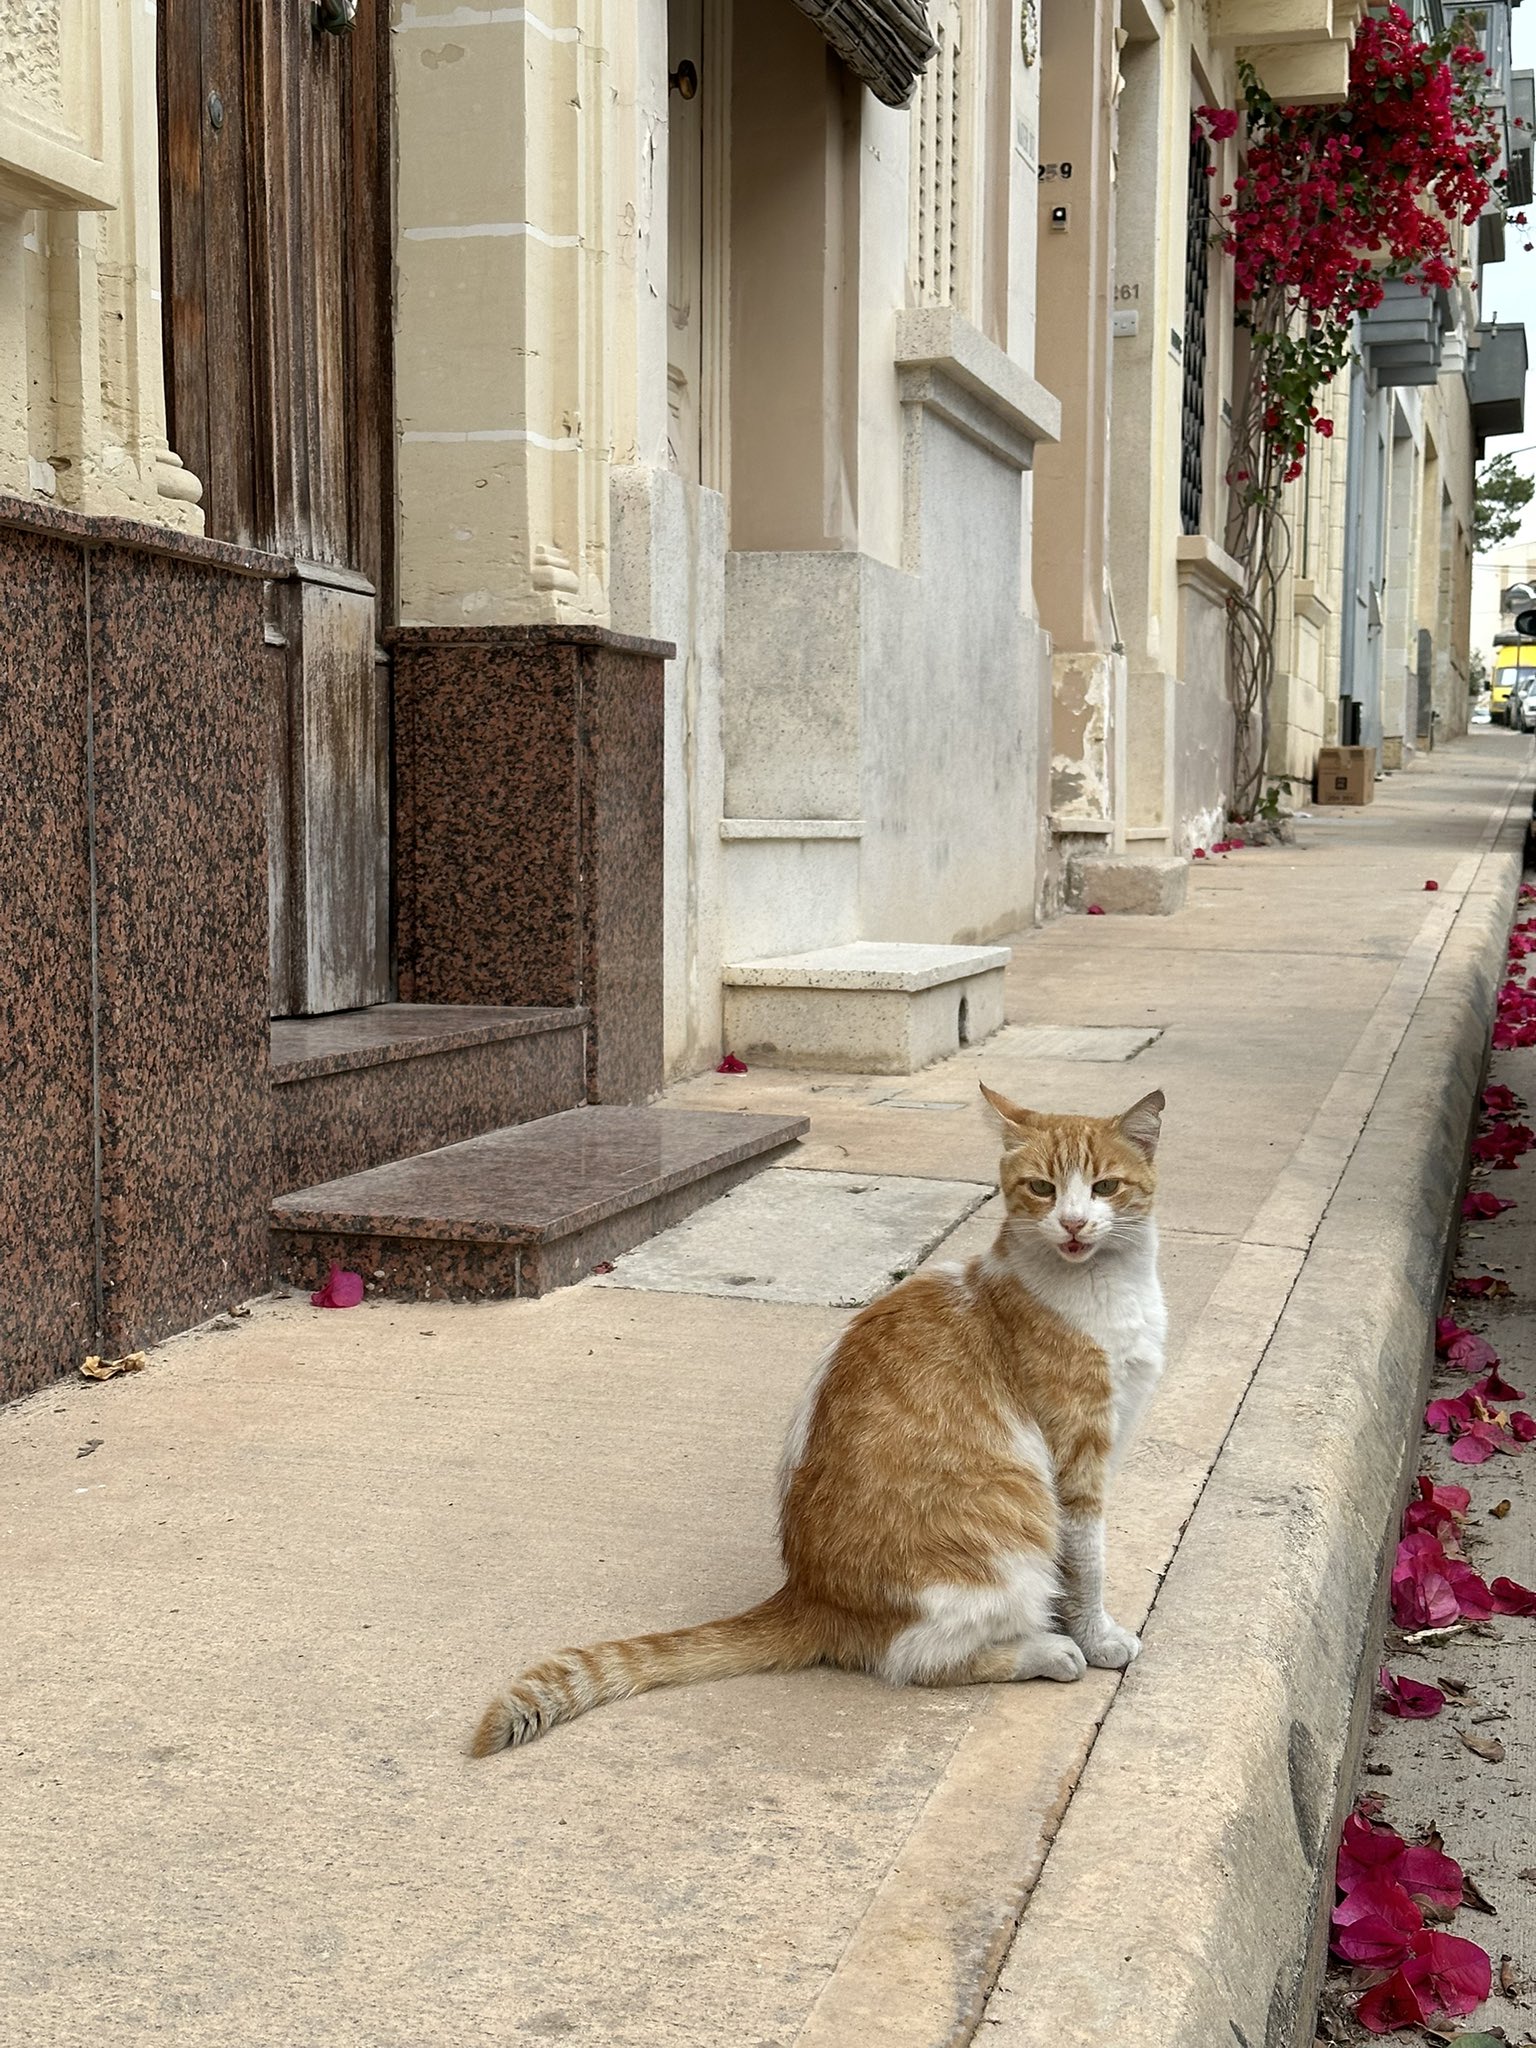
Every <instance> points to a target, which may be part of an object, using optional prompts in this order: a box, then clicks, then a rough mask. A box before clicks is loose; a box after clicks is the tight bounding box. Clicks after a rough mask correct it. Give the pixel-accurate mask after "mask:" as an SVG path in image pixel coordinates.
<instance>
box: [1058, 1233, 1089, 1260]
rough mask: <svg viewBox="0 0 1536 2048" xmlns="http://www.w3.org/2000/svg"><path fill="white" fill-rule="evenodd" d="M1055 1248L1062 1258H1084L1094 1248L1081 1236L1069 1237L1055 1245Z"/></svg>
mask: <svg viewBox="0 0 1536 2048" xmlns="http://www.w3.org/2000/svg"><path fill="white" fill-rule="evenodd" d="M1056 1249H1057V1251H1059V1252H1060V1253H1061V1256H1062V1257H1063V1258H1064V1259H1086V1258H1087V1256H1088V1254H1089V1253H1090V1252H1091V1251H1093V1250H1094V1246H1093V1245H1091V1244H1089V1243H1088V1242H1087V1241H1086V1240H1085V1239H1083V1238H1077V1237H1069V1238H1067V1239H1065V1240H1064V1242H1063V1243H1061V1244H1059V1245H1057V1247H1056Z"/></svg>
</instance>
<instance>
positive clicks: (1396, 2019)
mask: <svg viewBox="0 0 1536 2048" xmlns="http://www.w3.org/2000/svg"><path fill="white" fill-rule="evenodd" d="M1434 2010H1435V2009H1434V2007H1433V2006H1432V2005H1431V2004H1430V2003H1429V2000H1428V1997H1427V1996H1426V1995H1425V1994H1424V1993H1423V1992H1421V1991H1420V1990H1419V1988H1418V1987H1417V1986H1416V1985H1413V1984H1410V1983H1409V1981H1408V1978H1407V1976H1406V1975H1405V1974H1404V1972H1403V1971H1402V1970H1401V1969H1398V1970H1394V1971H1393V1972H1392V1974H1391V1976H1390V1977H1388V1978H1387V1979H1386V1980H1385V1982H1383V1983H1381V1984H1377V1985H1375V1986H1374V1987H1373V1988H1372V1989H1371V1990H1369V1991H1367V1992H1366V1994H1365V1996H1364V1998H1362V1999H1361V2001H1360V2003H1359V2004H1358V2005H1357V2006H1356V2007H1355V2018H1356V2019H1357V2020H1358V2021H1359V2022H1360V2024H1361V2026H1362V2027H1364V2028H1365V2030H1366V2032H1367V2033H1370V2034H1395V2033H1398V2032H1399V2031H1400V2030H1401V2029H1402V2028H1403V2027H1416V2026H1419V2025H1420V2024H1421V2023H1422V2022H1423V2021H1424V2020H1427V2019H1431V2018H1433V2016H1434Z"/></svg>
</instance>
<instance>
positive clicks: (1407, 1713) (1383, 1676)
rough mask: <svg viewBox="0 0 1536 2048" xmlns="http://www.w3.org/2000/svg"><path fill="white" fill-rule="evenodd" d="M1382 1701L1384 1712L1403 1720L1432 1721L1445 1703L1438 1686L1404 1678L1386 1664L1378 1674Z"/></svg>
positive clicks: (1379, 1702)
mask: <svg viewBox="0 0 1536 2048" xmlns="http://www.w3.org/2000/svg"><path fill="white" fill-rule="evenodd" d="M1378 1684H1379V1686H1380V1698H1379V1701H1378V1704H1379V1705H1380V1707H1381V1710H1382V1712H1383V1713H1384V1714H1392V1715H1395V1716H1396V1718H1397V1719H1398V1720H1399V1721H1432V1720H1433V1719H1434V1718H1435V1716H1436V1714H1438V1713H1439V1712H1440V1710H1441V1708H1442V1707H1444V1705H1445V1694H1444V1693H1443V1692H1442V1691H1441V1690H1440V1688H1439V1686H1438V1685H1425V1684H1424V1683H1423V1681H1422V1680H1420V1679H1417V1678H1402V1677H1399V1676H1397V1675H1396V1674H1395V1673H1393V1672H1391V1671H1388V1669H1387V1668H1386V1666H1385V1665H1383V1666H1382V1668H1381V1672H1380V1674H1379V1677H1378Z"/></svg>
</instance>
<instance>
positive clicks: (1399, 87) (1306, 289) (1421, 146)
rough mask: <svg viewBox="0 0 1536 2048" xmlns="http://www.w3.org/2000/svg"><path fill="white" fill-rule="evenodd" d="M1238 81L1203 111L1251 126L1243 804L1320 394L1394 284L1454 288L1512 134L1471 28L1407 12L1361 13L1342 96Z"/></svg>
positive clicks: (1241, 513)
mask: <svg viewBox="0 0 1536 2048" xmlns="http://www.w3.org/2000/svg"><path fill="white" fill-rule="evenodd" d="M1238 76H1239V80H1240V82H1241V85H1242V105H1241V107H1240V108H1235V107H1209V106H1208V107H1200V108H1197V109H1196V112H1195V121H1196V124H1197V127H1199V128H1203V129H1204V130H1205V132H1206V133H1207V134H1208V135H1209V136H1210V137H1211V138H1212V139H1213V140H1214V141H1217V142H1223V141H1228V140H1230V139H1231V138H1232V137H1233V136H1235V135H1237V133H1238V131H1239V129H1243V130H1244V131H1245V133H1244V137H1243V144H1242V157H1243V161H1242V170H1241V174H1240V175H1239V176H1238V177H1236V178H1234V180H1233V185H1232V190H1231V191H1230V192H1228V193H1225V194H1223V195H1222V197H1221V199H1220V202H1219V205H1218V206H1217V208H1215V209H1213V212H1212V233H1213V236H1214V237H1215V239H1216V241H1217V242H1218V244H1219V245H1220V246H1221V247H1223V248H1225V249H1226V250H1227V251H1228V252H1229V253H1230V255H1231V257H1232V259H1233V267H1234V273H1235V284H1236V294H1237V317H1238V321H1239V323H1240V325H1241V326H1242V327H1244V328H1245V329H1246V330H1247V337H1248V350H1247V356H1248V364H1247V373H1246V378H1245V382H1244V386H1243V389H1242V392H1241V395H1240V397H1239V401H1238V405H1237V408H1236V416H1235V418H1234V420H1233V426H1232V457H1231V462H1230V465H1229V468H1228V472H1227V481H1228V483H1229V485H1230V486H1231V493H1232V495H1231V501H1230V502H1231V518H1230V520H1229V524H1228V531H1227V534H1226V545H1227V549H1228V551H1229V553H1231V554H1233V555H1234V556H1236V558H1237V559H1238V561H1240V562H1241V563H1242V564H1243V565H1244V571H1245V574H1244V588H1243V590H1242V591H1241V593H1233V595H1232V596H1231V597H1230V598H1229V599H1228V604H1227V638H1228V646H1229V650H1230V656H1231V662H1230V679H1231V680H1230V689H1231V697H1232V708H1233V711H1234V714H1235V718H1234V727H1233V774H1232V797H1231V803H1232V807H1233V812H1234V815H1246V814H1247V813H1248V812H1249V811H1251V810H1252V809H1254V808H1255V807H1256V805H1257V804H1258V802H1259V800H1260V792H1261V790H1262V788H1263V784H1264V769H1265V760H1266V756H1267V752H1268V745H1269V698H1270V690H1271V686H1272V684H1273V681H1274V668H1275V645H1274V641H1275V631H1276V626H1277V620H1278V611H1277V606H1278V596H1277V592H1278V589H1279V584H1280V578H1281V576H1282V574H1283V572H1284V569H1285V565H1286V559H1287V556H1288V552H1289V533H1288V530H1287V527H1286V522H1285V519H1284V516H1283V499H1284V492H1285V486H1286V485H1287V484H1289V483H1291V482H1293V481H1294V480H1295V478H1297V477H1298V476H1299V475H1300V474H1301V470H1302V465H1303V462H1304V460H1305V456H1306V449H1307V442H1308V436H1309V434H1310V433H1311V432H1314V431H1315V432H1317V433H1318V434H1321V435H1325V436H1326V435H1331V434H1332V432H1333V419H1332V408H1331V406H1328V407H1327V408H1326V409H1325V405H1324V404H1320V403H1319V400H1320V398H1321V396H1322V394H1323V392H1324V389H1325V387H1326V386H1327V385H1328V384H1330V383H1331V382H1332V381H1333V379H1334V378H1336V377H1337V376H1338V373H1339V372H1340V370H1342V369H1343V368H1344V366H1345V364H1346V363H1347V362H1348V361H1349V359H1350V351H1351V348H1352V345H1353V338H1354V323H1355V319H1356V317H1357V315H1359V314H1361V313H1367V312H1369V311H1370V310H1371V308H1372V307H1373V306H1378V305H1380V303H1381V301H1382V298H1383V296H1384V287H1385V285H1386V283H1387V282H1388V280H1390V279H1396V278H1406V279H1411V280H1412V281H1413V282H1415V283H1417V284H1418V285H1419V286H1420V288H1421V289H1422V290H1423V291H1425V292H1426V293H1427V292H1429V291H1430V290H1432V289H1433V288H1435V287H1436V286H1449V285H1451V284H1453V283H1454V282H1455V277H1456V269H1457V263H1458V259H1459V254H1460V250H1459V243H1460V239H1461V235H1462V232H1463V230H1464V228H1465V227H1467V226H1469V225H1470V224H1471V223H1472V222H1473V221H1475V220H1476V219H1477V217H1478V216H1479V214H1481V213H1482V212H1483V211H1484V210H1485V209H1486V207H1487V206H1488V203H1489V201H1490V199H1491V198H1492V196H1493V193H1494V190H1495V187H1496V185H1497V181H1498V170H1497V166H1498V161H1499V148H1500V136H1499V127H1498V119H1497V116H1496V114H1495V112H1494V110H1493V108H1492V106H1491V104H1490V102H1489V97H1488V83H1489V82H1488V76H1487V70H1486V67H1485V65H1484V62H1483V58H1482V55H1481V52H1480V51H1479V50H1478V49H1477V48H1476V46H1475V43H1474V41H1473V40H1472V37H1471V32H1470V31H1469V30H1468V29H1467V28H1466V26H1465V24H1464V23H1462V22H1460V21H1457V22H1453V23H1452V25H1451V27H1450V28H1449V29H1448V30H1447V31H1446V32H1445V33H1444V34H1442V35H1437V36H1434V37H1432V38H1429V39H1426V38H1424V37H1422V36H1420V35H1419V34H1418V32H1417V31H1416V30H1415V28H1414V25H1413V23H1412V21H1411V20H1410V19H1409V17H1408V16H1407V14H1405V13H1404V11H1403V10H1402V8H1401V7H1397V6H1390V7H1386V8H1384V9H1381V10H1379V11H1378V10H1373V11H1372V12H1371V13H1368V14H1366V15H1365V16H1364V17H1363V18H1362V20H1361V21H1360V23H1359V26H1358V27H1357V29H1356V32H1355V42H1354V47H1353V50H1352V51H1351V54H1350V63H1349V92H1348V96H1347V98H1346V99H1345V100H1344V101H1343V102H1342V103H1341V104H1338V105H1334V106H1305V107H1298V106H1286V105H1282V104H1281V103H1280V102H1278V101H1276V100H1275V99H1273V98H1272V97H1271V96H1270V94H1269V93H1267V92H1266V91H1265V90H1264V87H1263V86H1262V84H1261V83H1260V81H1259V78H1258V75H1257V73H1256V72H1255V71H1254V70H1253V69H1252V67H1251V66H1247V65H1240V66H1239V67H1238ZM1214 169H1215V167H1214V165H1213V166H1212V167H1211V170H1212V174H1213V175H1214Z"/></svg>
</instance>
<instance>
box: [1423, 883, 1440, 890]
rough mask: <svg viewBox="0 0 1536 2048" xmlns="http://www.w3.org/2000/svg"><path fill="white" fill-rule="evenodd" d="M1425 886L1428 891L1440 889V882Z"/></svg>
mask: <svg viewBox="0 0 1536 2048" xmlns="http://www.w3.org/2000/svg"><path fill="white" fill-rule="evenodd" d="M1424 886H1425V888H1426V889H1438V888H1439V886H1440V884H1439V883H1438V882H1426V883H1425V884H1424Z"/></svg>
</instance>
